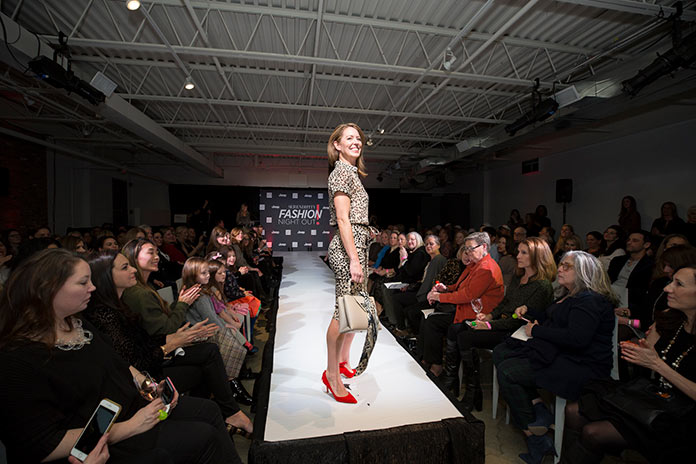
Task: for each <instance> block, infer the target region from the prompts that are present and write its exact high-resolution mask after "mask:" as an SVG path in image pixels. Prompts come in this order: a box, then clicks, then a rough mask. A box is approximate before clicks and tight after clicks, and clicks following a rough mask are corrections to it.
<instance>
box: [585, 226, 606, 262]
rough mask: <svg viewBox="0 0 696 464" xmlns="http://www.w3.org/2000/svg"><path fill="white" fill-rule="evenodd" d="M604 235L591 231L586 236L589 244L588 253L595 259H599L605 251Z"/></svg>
mask: <svg viewBox="0 0 696 464" xmlns="http://www.w3.org/2000/svg"><path fill="white" fill-rule="evenodd" d="M602 238H603V237H602V234H601V233H600V232H598V231H596V230H593V231H590V232H588V233H587V235H586V236H585V243H587V248H586V249H585V252H586V253H589V254H591V255H592V256H594V257H595V258H599V257H600V256H601V255H602V253H604V250H603V249H602V245H603V243H602Z"/></svg>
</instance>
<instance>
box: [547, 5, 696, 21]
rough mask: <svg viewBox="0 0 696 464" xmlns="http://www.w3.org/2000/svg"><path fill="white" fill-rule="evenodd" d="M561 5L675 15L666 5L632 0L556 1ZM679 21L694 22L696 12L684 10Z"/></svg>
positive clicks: (656, 14) (643, 13) (644, 14)
mask: <svg viewBox="0 0 696 464" xmlns="http://www.w3.org/2000/svg"><path fill="white" fill-rule="evenodd" d="M556 1H557V2H561V3H572V4H573V5H583V6H590V7H593V8H601V9H603V10H612V11H620V12H622V13H632V14H637V15H643V16H652V17H654V18H657V17H658V15H662V14H664V15H665V16H669V15H672V14H674V13H676V11H677V9H676V8H674V7H671V6H666V5H657V4H654V3H647V2H638V1H634V0H556ZM681 19H682V20H684V21H694V20H696V11H694V10H684V12H683V13H682V16H681Z"/></svg>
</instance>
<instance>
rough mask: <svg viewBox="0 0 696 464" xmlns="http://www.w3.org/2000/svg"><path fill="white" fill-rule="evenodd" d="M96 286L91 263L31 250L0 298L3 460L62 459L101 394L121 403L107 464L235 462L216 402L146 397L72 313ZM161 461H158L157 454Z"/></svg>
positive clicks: (137, 377)
mask: <svg viewBox="0 0 696 464" xmlns="http://www.w3.org/2000/svg"><path fill="white" fill-rule="evenodd" d="M93 290H94V286H93V285H92V283H91V281H90V268H89V265H88V264H87V263H86V262H85V261H84V260H83V259H82V258H79V257H77V256H75V255H73V254H72V253H70V252H68V251H67V250H45V251H42V252H39V253H36V254H34V255H33V256H31V257H30V258H27V260H26V261H25V262H24V263H22V264H21V265H20V266H19V267H18V268H17V269H16V270H15V271H14V272H13V273H12V275H11V276H10V279H9V281H8V284H7V287H6V288H5V290H4V291H3V292H2V296H0V369H1V370H2V372H3V382H2V386H0V404H1V406H0V413H1V414H2V418H3V420H2V423H1V424H0V439H2V442H3V443H4V444H5V446H6V447H7V455H8V461H9V462H39V461H53V460H56V459H66V458H67V457H68V455H69V453H70V450H71V448H72V446H73V444H74V443H75V442H76V440H77V438H78V436H79V435H80V433H81V432H82V429H83V428H84V426H85V425H86V424H87V421H88V420H89V419H90V417H91V415H92V413H93V412H94V410H95V408H96V406H97V405H98V404H99V402H100V401H101V400H102V399H104V398H109V399H111V400H112V401H115V402H116V403H118V404H119V405H121V411H120V414H119V416H118V418H117V420H116V423H115V424H114V425H113V427H112V428H111V431H110V432H109V436H108V441H109V454H110V456H111V458H110V461H109V462H113V463H130V462H134V461H136V460H138V459H136V458H137V457H139V456H140V455H141V454H145V453H149V452H151V451H152V450H159V451H160V452H161V453H162V456H163V457H164V458H166V462H171V463H182V464H183V463H231V462H233V463H241V460H240V458H239V456H238V454H237V452H236V450H235V447H234V443H233V441H232V440H231V438H230V436H229V434H228V433H227V430H226V429H225V424H224V422H223V420H222V417H221V416H220V411H219V409H218V407H217V406H216V405H215V403H213V402H211V401H209V400H207V399H200V398H194V397H189V396H187V397H179V395H178V393H176V392H175V394H174V398H173V400H172V402H171V403H170V404H169V414H168V418H167V419H166V420H160V410H163V409H164V408H165V405H164V403H163V401H162V399H160V398H157V399H154V400H152V401H150V402H148V401H147V400H145V399H144V398H143V397H142V396H141V395H140V393H139V392H138V390H137V389H136V387H135V385H134V382H135V384H136V385H142V383H143V380H144V376H143V375H142V374H141V373H140V372H138V371H137V369H135V368H134V367H132V366H129V365H128V363H127V362H126V361H124V360H123V359H122V358H121V357H120V356H118V355H117V354H116V353H115V352H114V351H113V349H112V348H111V347H110V346H109V345H108V344H107V342H106V341H105V340H104V338H103V336H102V335H101V334H100V333H99V332H98V331H97V330H96V329H95V328H94V327H93V326H92V325H91V324H90V323H89V322H87V321H84V322H83V321H82V320H81V319H79V318H78V317H77V316H76V315H77V313H79V312H81V311H82V310H84V309H85V307H86V306H87V304H88V302H89V299H90V293H91V292H92V291H93ZM159 462H162V461H159Z"/></svg>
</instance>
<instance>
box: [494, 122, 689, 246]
mask: <svg viewBox="0 0 696 464" xmlns="http://www.w3.org/2000/svg"><path fill="white" fill-rule="evenodd" d="M694 147H696V120H688V121H684V122H681V123H679V124H676V125H672V126H668V127H662V128H659V129H655V130H651V131H644V132H641V133H638V134H633V135H631V136H627V137H622V138H618V139H614V140H611V141H607V142H602V143H599V144H596V145H592V146H586V147H583V148H580V149H574V150H572V151H568V152H565V153H559V154H556V155H553V156H549V157H545V158H541V159H540V160H539V172H538V173H535V174H530V175H522V174H521V163H515V164H514V165H509V166H506V167H502V168H498V169H494V170H491V171H489V172H488V178H489V180H490V192H489V194H488V195H487V196H488V202H489V204H490V207H489V208H487V210H486V211H485V212H484V216H485V219H486V220H487V221H489V222H492V223H493V224H502V223H504V222H506V221H507V219H508V217H509V212H510V210H511V209H512V208H517V209H519V210H520V212H521V213H522V214H523V215H524V214H525V213H527V212H532V211H534V209H535V207H536V205H537V204H545V205H546V206H547V207H548V209H549V217H550V219H551V222H552V224H553V225H554V227H555V228H556V230H557V231H558V230H559V229H560V225H561V224H562V205H561V204H558V203H556V190H555V189H556V179H561V178H570V179H573V201H572V203H569V204H568V208H567V216H566V217H567V222H568V223H570V224H572V225H574V226H575V229H576V232H578V233H580V234H582V236H583V238H584V234H585V233H586V232H588V231H590V230H599V231H603V230H604V229H605V228H606V227H607V226H608V225H611V224H615V223H616V222H617V217H618V214H619V209H620V202H621V199H622V198H623V197H624V196H625V195H633V196H634V197H635V198H636V201H637V203H638V212H639V213H640V214H641V218H642V227H643V228H645V229H649V228H650V225H651V224H652V221H653V220H654V219H655V218H656V217H658V216H659V213H660V205H661V204H662V203H663V202H665V201H668V200H671V201H674V202H675V203H676V204H677V210H678V212H679V215H680V216H681V217H682V218H685V216H686V209H687V208H688V207H689V206H690V205H692V204H696V182H695V180H696V149H695V148H694Z"/></svg>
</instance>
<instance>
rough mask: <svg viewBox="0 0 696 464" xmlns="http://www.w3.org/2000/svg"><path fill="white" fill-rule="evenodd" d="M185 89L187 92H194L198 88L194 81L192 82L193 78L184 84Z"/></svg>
mask: <svg viewBox="0 0 696 464" xmlns="http://www.w3.org/2000/svg"><path fill="white" fill-rule="evenodd" d="M184 88H185V89H186V90H193V89H194V88H196V84H194V83H193V81H192V80H191V76H187V77H186V82H185V83H184Z"/></svg>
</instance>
